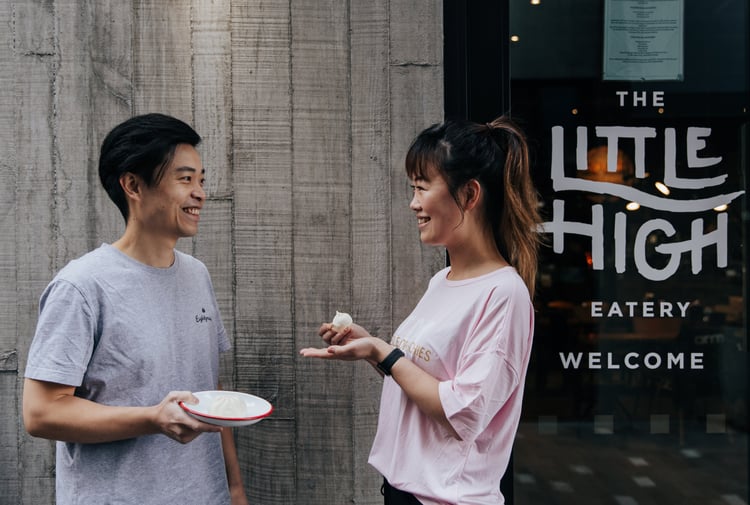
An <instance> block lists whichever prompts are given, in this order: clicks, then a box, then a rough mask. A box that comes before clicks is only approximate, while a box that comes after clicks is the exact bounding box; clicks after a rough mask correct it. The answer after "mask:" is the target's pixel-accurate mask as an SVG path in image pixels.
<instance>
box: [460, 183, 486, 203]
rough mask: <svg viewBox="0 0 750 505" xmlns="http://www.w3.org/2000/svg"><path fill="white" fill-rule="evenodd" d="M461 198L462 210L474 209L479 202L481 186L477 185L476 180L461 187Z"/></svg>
mask: <svg viewBox="0 0 750 505" xmlns="http://www.w3.org/2000/svg"><path fill="white" fill-rule="evenodd" d="M463 196H464V210H472V209H474V208H475V207H476V206H477V205H478V204H479V201H480V200H481V196H482V185H481V184H479V181H478V180H476V179H472V180H470V181H469V182H467V183H466V184H465V185H464V187H463Z"/></svg>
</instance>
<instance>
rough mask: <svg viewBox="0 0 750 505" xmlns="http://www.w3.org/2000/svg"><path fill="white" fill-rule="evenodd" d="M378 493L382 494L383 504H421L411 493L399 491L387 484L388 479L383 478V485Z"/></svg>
mask: <svg viewBox="0 0 750 505" xmlns="http://www.w3.org/2000/svg"><path fill="white" fill-rule="evenodd" d="M380 493H381V494H382V495H383V498H384V501H383V503H384V504H385V505H422V503H421V502H420V501H419V500H417V499H416V498H414V495H413V494H411V493H405V492H404V491H399V490H398V489H396V488H395V487H393V486H391V485H390V484H388V481H387V480H385V479H383V486H382V487H381V488H380Z"/></svg>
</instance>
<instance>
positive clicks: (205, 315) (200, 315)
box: [195, 309, 212, 323]
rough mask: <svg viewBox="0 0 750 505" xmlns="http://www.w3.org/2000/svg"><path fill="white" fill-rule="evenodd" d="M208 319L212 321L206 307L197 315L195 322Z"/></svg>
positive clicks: (203, 321)
mask: <svg viewBox="0 0 750 505" xmlns="http://www.w3.org/2000/svg"><path fill="white" fill-rule="evenodd" d="M207 321H212V319H211V316H209V315H208V314H206V309H201V313H200V314H196V315H195V322H196V323H205V322H207Z"/></svg>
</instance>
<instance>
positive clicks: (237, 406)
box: [208, 395, 247, 417]
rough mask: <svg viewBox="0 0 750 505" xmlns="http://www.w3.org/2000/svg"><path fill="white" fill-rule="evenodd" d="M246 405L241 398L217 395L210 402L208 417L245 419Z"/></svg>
mask: <svg viewBox="0 0 750 505" xmlns="http://www.w3.org/2000/svg"><path fill="white" fill-rule="evenodd" d="M246 414H247V405H246V404H245V401H244V400H242V399H241V398H237V397H236V396H231V395H219V396H217V397H216V398H214V400H213V401H212V402H211V408H209V409H208V415H210V416H216V417H245V415H246Z"/></svg>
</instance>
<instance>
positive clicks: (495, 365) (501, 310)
mask: <svg viewBox="0 0 750 505" xmlns="http://www.w3.org/2000/svg"><path fill="white" fill-rule="evenodd" d="M532 326H533V313H532V311H531V304H530V302H529V301H528V299H527V298H524V299H520V300H517V299H515V298H513V297H509V298H508V297H506V298H501V299H494V300H490V301H489V302H488V305H487V307H486V310H485V311H484V313H483V314H482V317H481V318H480V320H479V322H478V324H477V325H476V326H475V327H474V328H473V329H472V333H471V335H470V336H469V339H468V340H467V343H466V345H465V346H464V349H463V352H462V355H461V356H460V358H459V362H458V367H457V370H456V374H455V377H454V378H453V379H451V380H447V381H443V382H441V383H440V384H439V394H440V401H441V403H442V405H443V409H444V411H445V414H446V417H447V418H448V421H449V422H450V423H451V425H452V426H453V428H454V429H455V430H456V432H457V433H458V435H459V436H460V437H461V438H462V439H464V440H472V439H474V438H476V436H478V435H479V434H480V433H482V432H483V431H484V430H485V429H486V428H487V426H488V425H489V424H490V422H492V420H493V418H494V417H495V416H496V415H497V413H498V412H499V411H500V410H501V409H502V408H503V406H505V404H506V403H507V402H508V399H509V398H510V397H511V396H512V395H513V394H514V393H515V392H516V391H517V390H518V386H519V384H520V381H521V380H523V374H524V370H525V364H524V363H525V361H526V359H527V355H528V351H529V349H528V347H529V346H530V344H531V341H530V335H531V328H532Z"/></svg>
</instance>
